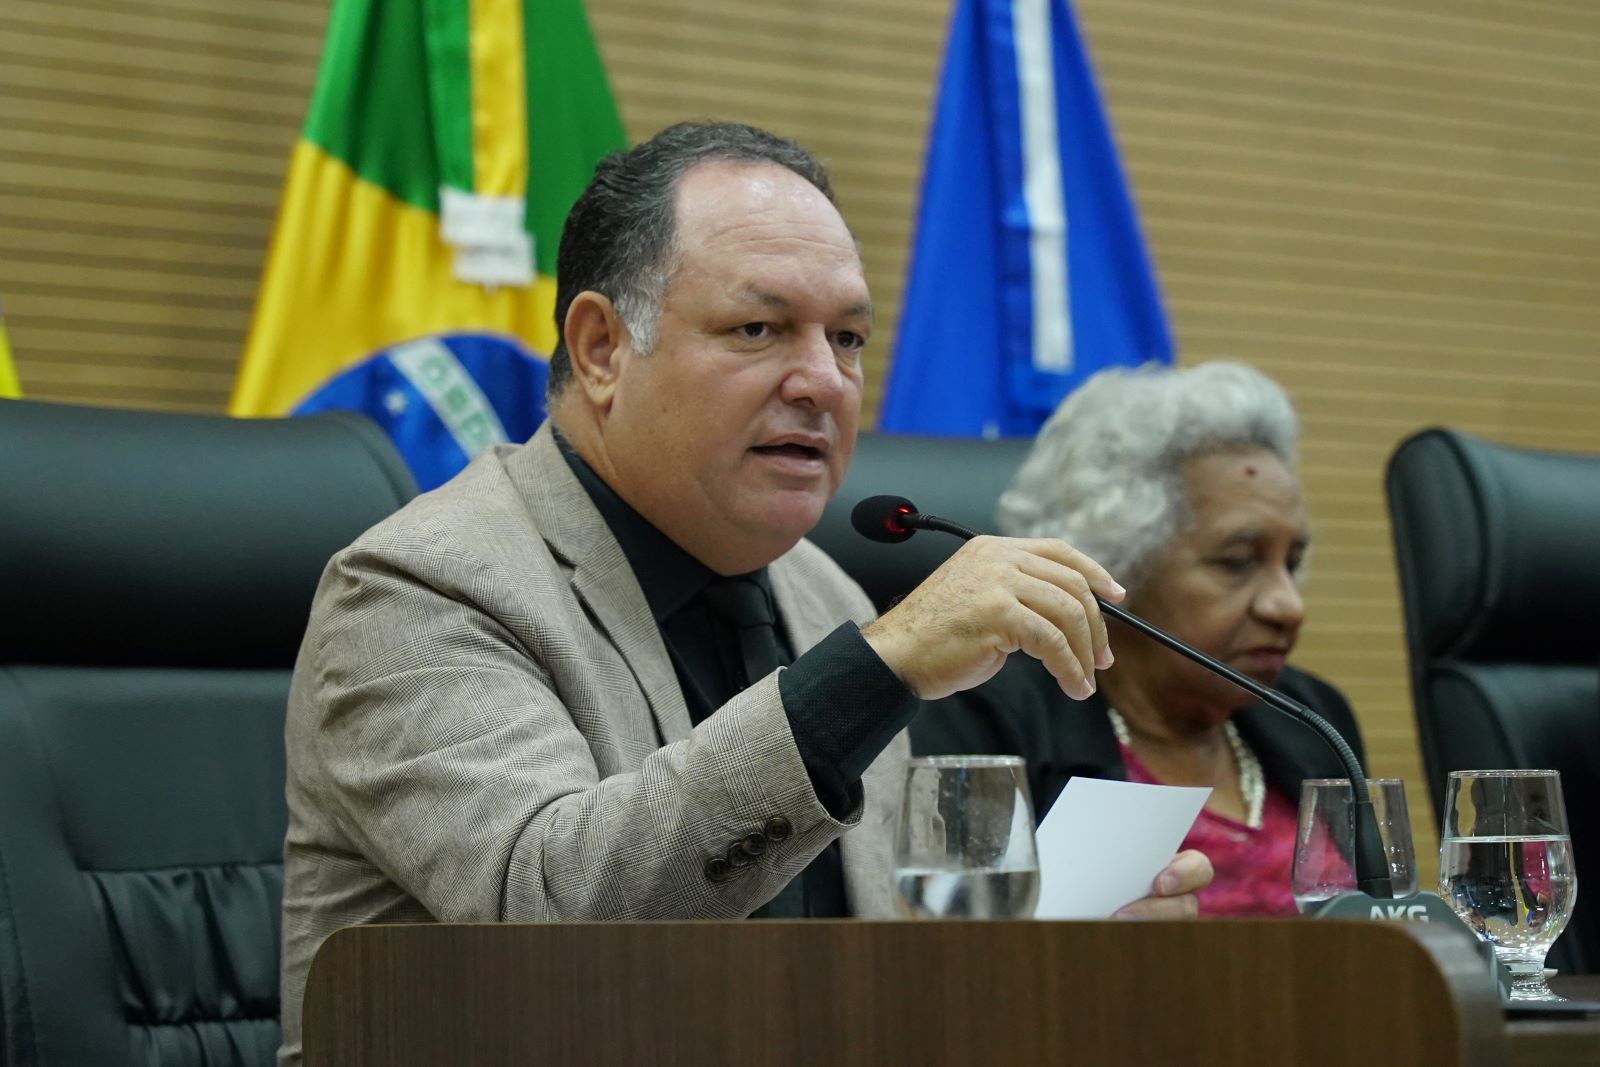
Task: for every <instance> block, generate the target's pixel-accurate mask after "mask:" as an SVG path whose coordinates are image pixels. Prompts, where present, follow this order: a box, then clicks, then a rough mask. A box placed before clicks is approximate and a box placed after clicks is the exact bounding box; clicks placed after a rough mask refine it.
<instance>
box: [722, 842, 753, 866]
mask: <svg viewBox="0 0 1600 1067" xmlns="http://www.w3.org/2000/svg"><path fill="white" fill-rule="evenodd" d="M755 861H756V858H755V857H754V856H752V855H750V853H748V852H746V851H745V850H744V846H743V845H741V844H740V843H739V842H737V841H735V842H734V843H733V845H732V847H730V848H729V849H728V865H729V866H730V867H735V868H742V867H748V866H750V865H751V864H752V863H754V862H755Z"/></svg>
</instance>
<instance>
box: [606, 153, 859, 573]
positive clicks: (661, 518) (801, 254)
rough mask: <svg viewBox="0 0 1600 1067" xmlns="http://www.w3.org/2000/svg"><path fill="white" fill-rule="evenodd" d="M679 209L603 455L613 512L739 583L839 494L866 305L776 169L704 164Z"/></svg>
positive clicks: (833, 245)
mask: <svg viewBox="0 0 1600 1067" xmlns="http://www.w3.org/2000/svg"><path fill="white" fill-rule="evenodd" d="M676 206H677V242H676V251H677V256H676V259H675V266H676V269H675V270H674V271H673V273H672V275H671V277H670V279H669V281H668V283H667V290H666V295H665V299H664V301H663V305H662V308H661V316H660V323H659V326H658V328H657V331H656V344H655V349H654V351H652V352H651V353H650V354H649V355H647V356H640V355H638V354H637V353H635V352H633V351H632V350H631V348H630V342H628V341H624V342H623V345H622V347H621V348H620V349H619V351H618V353H617V357H616V358H617V360H618V361H619V368H618V372H617V382H616V389H615V393H614V396H613V399H612V402H611V404H610V407H609V409H608V410H607V411H606V412H605V414H604V416H603V418H604V429H603V433H604V437H605V442H606V451H607V453H608V455H609V457H610V460H611V466H612V470H613V473H614V475H615V477H616V480H617V484H616V485H615V486H614V488H616V489H617V490H618V492H619V493H621V494H622V496H623V498H624V499H626V500H627V501H628V502H629V503H630V504H632V505H633V506H634V507H635V508H636V509H637V510H638V511H639V512H640V513H641V514H642V515H644V516H645V518H647V519H649V520H650V521H651V522H652V523H654V524H655V525H656V526H657V527H658V528H659V529H660V530H661V531H662V532H664V533H665V534H667V536H669V537H671V538H672V539H673V540H674V541H676V542H677V543H678V544H679V545H681V546H683V547H684V548H685V549H686V550H688V551H689V552H690V553H691V554H692V555H694V556H696V557H697V558H699V559H700V560H701V561H702V562H704V563H706V564H707V565H708V566H710V567H711V568H712V569H714V570H717V571H719V572H720V573H724V574H732V573H740V572H743V571H748V570H753V569H755V568H757V567H760V566H764V565H765V564H767V563H769V562H771V561H772V560H773V559H776V558H777V557H778V556H780V555H782V554H783V553H784V552H786V551H788V550H789V548H791V547H792V546H793V545H794V543H795V542H796V541H798V540H799V539H800V538H801V537H802V536H803V535H804V534H805V533H806V531H808V530H810V529H811V528H812V527H813V526H815V525H816V523H817V521H818V519H820V518H821V516H822V509H823V506H824V505H825V504H826V503H827V502H828V500H829V498H831V497H832V496H833V494H834V491H835V490H837V489H838V487H839V482H840V479H842V478H843V476H844V472H845V468H846V467H847V466H848V465H849V462H850V454H851V451H852V450H853V449H854V447H855V439H856V425H857V421H858V418H859V415H860V410H861V349H862V347H863V346H864V345H865V343H866V341H867V338H868V336H869V334H870V333H871V330H872V308H871V300H870V298H869V296H868V293H867V284H866V280H865V278H864V277H863V276H862V271H861V260H860V257H859V256H858V255H857V253H856V247H855V242H854V240H853V239H852V238H851V236H850V232H849V230H848V229H847V228H846V227H845V224H844V220H843V219H842V218H840V216H839V213H838V211H837V210H835V209H834V207H833V205H832V204H830V203H829V202H828V201H827V198H826V197H824V196H823V195H822V194H821V193H820V192H819V191H818V190H817V189H816V188H815V187H813V186H812V185H811V184H810V183H809V182H807V181H805V180H804V179H803V178H801V177H799V176H798V175H796V174H794V173H792V172H791V171H789V170H787V169H785V168H783V167H779V166H776V165H771V164H754V165H752V164H735V163H721V162H719V163H704V164H700V165H699V166H697V167H695V168H693V169H692V170H690V171H689V172H688V173H687V174H685V175H684V177H683V179H682V180H681V181H680V182H679V185H678V191H677V201H676Z"/></svg>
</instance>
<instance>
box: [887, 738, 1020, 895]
mask: <svg viewBox="0 0 1600 1067" xmlns="http://www.w3.org/2000/svg"><path fill="white" fill-rule="evenodd" d="M894 866H895V896H896V904H897V906H898V907H899V909H900V913H901V914H902V915H905V916H908V917H910V918H918V919H1026V918H1030V917H1031V916H1032V915H1033V909H1034V907H1035V906H1036V905H1037V904H1038V903H1039V855H1038V852H1037V851H1036V850H1035V848H1034V842H1033V804H1032V802H1031V801H1030V799H1029V797H1028V781H1027V778H1026V777H1025V776H1024V775H1023V763H1022V760H1021V759H1019V758H1017V757H1016V756H929V757H924V758H921V759H914V760H911V761H910V763H908V764H907V765H906V788H905V795H904V798H903V800H902V802H901V805H900V829H899V833H898V835H897V837H896V841H895V863H894Z"/></svg>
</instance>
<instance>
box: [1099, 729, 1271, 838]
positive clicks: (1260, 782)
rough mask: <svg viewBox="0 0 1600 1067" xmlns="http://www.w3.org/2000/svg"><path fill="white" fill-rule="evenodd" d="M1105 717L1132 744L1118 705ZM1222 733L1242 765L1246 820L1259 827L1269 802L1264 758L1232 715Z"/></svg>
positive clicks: (1119, 738) (1120, 740) (1120, 739)
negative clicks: (1241, 732) (1249, 743)
mask: <svg viewBox="0 0 1600 1067" xmlns="http://www.w3.org/2000/svg"><path fill="white" fill-rule="evenodd" d="M1106 717H1107V718H1108V719H1110V720H1111V731H1112V733H1114V734H1116V735H1117V742H1118V743H1119V744H1123V745H1126V746H1127V747H1129V748H1132V747H1133V735H1132V734H1130V733H1129V732H1128V723H1127V720H1125V719H1124V718H1123V717H1122V713H1121V712H1119V711H1118V710H1117V709H1116V708H1106ZM1222 735H1223V736H1224V737H1226V738H1227V739H1228V747H1229V748H1230V749H1232V750H1233V761H1234V763H1236V764H1238V766H1239V795H1240V796H1241V797H1243V798H1244V807H1245V812H1246V815H1245V820H1244V824H1245V825H1246V826H1248V827H1249V828H1250V829H1252V830H1259V829H1261V808H1262V806H1263V805H1264V804H1266V802H1267V779H1266V776H1265V775H1264V774H1262V773H1261V761H1260V760H1258V759H1256V754H1255V753H1254V752H1251V751H1250V746H1249V745H1247V744H1245V743H1244V738H1242V737H1240V736H1239V729H1238V727H1236V726H1234V725H1233V720H1232V719H1228V720H1227V721H1225V722H1224V723H1223V724H1222Z"/></svg>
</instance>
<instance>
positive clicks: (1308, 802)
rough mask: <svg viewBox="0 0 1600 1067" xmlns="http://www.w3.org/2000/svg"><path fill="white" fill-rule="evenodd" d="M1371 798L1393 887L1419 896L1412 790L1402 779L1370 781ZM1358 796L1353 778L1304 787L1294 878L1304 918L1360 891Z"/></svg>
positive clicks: (1314, 780)
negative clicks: (1410, 801) (1331, 901)
mask: <svg viewBox="0 0 1600 1067" xmlns="http://www.w3.org/2000/svg"><path fill="white" fill-rule="evenodd" d="M1367 795H1368V796H1370V797H1371V798H1372V813H1373V814H1374V815H1375V816H1377V819H1378V837H1379V838H1380V839H1381V840H1382V842H1383V854H1384V856H1385V857H1386V858H1387V859H1388V860H1389V884H1390V886H1391V888H1392V889H1393V891H1394V895H1395V896H1397V897H1407V896H1410V895H1411V894H1413V893H1415V892H1416V891H1417V852H1416V849H1415V848H1414V847H1413V846H1412V844H1411V816H1410V814H1409V813H1408V812H1407V810H1406V784H1405V783H1404V782H1402V781H1401V780H1400V779H1398V778H1368V779H1367ZM1354 796H1355V792H1354V790H1352V789H1351V788H1350V779H1348V778H1307V779H1306V780H1305V782H1304V783H1303V784H1302V785H1301V786H1300V824H1299V829H1298V831H1297V832H1296V835H1295V842H1294V873H1293V875H1292V876H1291V877H1292V879H1293V889H1294V902H1295V905H1296V906H1297V907H1298V908H1299V909H1300V911H1301V913H1302V914H1303V913H1305V912H1309V911H1312V910H1314V909H1315V908H1317V907H1318V906H1319V905H1321V904H1323V903H1324V902H1326V901H1328V900H1329V899H1331V898H1333V897H1336V896H1338V895H1339V894H1340V893H1354V892H1355V891H1356V875H1355V808H1354V806H1353V805H1352V804H1351V800H1352V799H1353V798H1354Z"/></svg>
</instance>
